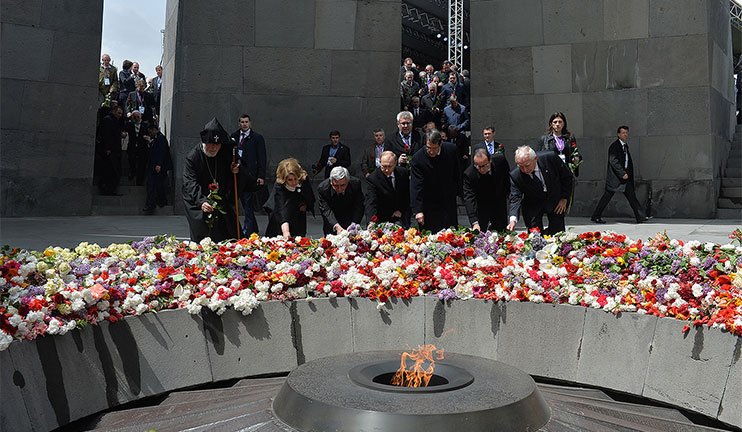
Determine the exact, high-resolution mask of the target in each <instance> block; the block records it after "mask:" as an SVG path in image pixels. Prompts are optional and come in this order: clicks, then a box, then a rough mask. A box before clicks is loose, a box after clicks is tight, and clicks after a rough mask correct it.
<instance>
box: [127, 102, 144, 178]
mask: <svg viewBox="0 0 742 432" xmlns="http://www.w3.org/2000/svg"><path fill="white" fill-rule="evenodd" d="M148 125H149V123H147V122H146V121H143V120H142V113H140V112H139V111H134V112H133V113H132V114H131V118H130V119H129V120H128V121H127V122H126V126H125V131H126V134H127V135H128V136H129V145H128V147H127V148H126V154H127V158H128V160H129V179H130V180H131V179H132V178H134V177H136V184H137V185H139V186H141V185H143V184H144V180H145V178H146V176H145V171H146V168H147V158H148V157H149V156H148V155H149V150H148V146H147V141H146V140H145V138H144V137H145V136H147V133H148V132H147V126H148Z"/></svg>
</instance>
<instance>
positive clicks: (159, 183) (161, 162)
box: [142, 124, 173, 214]
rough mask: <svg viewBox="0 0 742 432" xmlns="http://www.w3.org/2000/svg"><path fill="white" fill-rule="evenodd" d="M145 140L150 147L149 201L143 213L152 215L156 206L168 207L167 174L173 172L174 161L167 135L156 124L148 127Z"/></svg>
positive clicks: (148, 163) (148, 167)
mask: <svg viewBox="0 0 742 432" xmlns="http://www.w3.org/2000/svg"><path fill="white" fill-rule="evenodd" d="M144 140H145V141H146V142H147V144H148V147H149V157H148V158H147V159H148V162H147V200H146V202H145V204H144V209H143V210H142V212H143V213H144V214H152V213H153V212H154V210H155V204H157V205H158V206H159V207H164V206H165V205H167V172H168V171H172V170H173V161H172V159H171V158H170V146H169V145H168V143H167V138H165V135H163V134H161V133H160V129H159V128H158V127H157V125H155V124H150V125H148V126H147V135H145V137H144Z"/></svg>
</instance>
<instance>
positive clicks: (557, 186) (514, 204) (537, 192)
mask: <svg viewBox="0 0 742 432" xmlns="http://www.w3.org/2000/svg"><path fill="white" fill-rule="evenodd" d="M537 155H538V162H537V163H538V167H539V169H540V170H541V175H542V176H543V178H544V182H545V183H546V192H544V191H543V188H542V187H541V186H539V185H538V184H537V183H536V182H535V181H534V180H532V179H531V177H530V176H529V175H528V174H524V173H523V171H521V170H520V168H515V169H514V170H512V171H510V212H509V214H510V216H515V217H518V210H521V211H522V212H523V215H524V218H525V215H532V214H534V213H536V212H538V211H540V210H541V209H545V211H547V212H553V211H554V207H556V205H557V203H558V202H559V200H560V199H569V196H570V193H571V192H572V190H571V188H572V173H570V172H569V168H567V166H566V165H565V164H564V163H563V162H562V160H561V159H560V158H559V156H557V155H556V154H554V152H552V151H542V152H540V153H538V154H537Z"/></svg>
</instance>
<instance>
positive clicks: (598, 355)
mask: <svg viewBox="0 0 742 432" xmlns="http://www.w3.org/2000/svg"><path fill="white" fill-rule="evenodd" d="M656 324H657V318H656V317H652V316H641V315H637V314H631V313H622V314H621V315H620V316H616V315H613V314H610V313H606V312H605V311H602V310H596V309H587V310H586V311H585V330H584V333H583V335H582V345H581V347H582V349H581V350H580V359H579V362H578V365H577V375H578V376H579V379H580V381H582V382H584V383H586V384H595V385H599V386H601V387H609V388H612V389H614V390H619V391H623V392H626V393H632V394H640V393H641V391H642V388H643V387H644V377H645V376H646V373H647V364H648V361H649V355H650V353H651V347H652V338H653V336H654V329H655V326H656ZM598 383H599V384H598Z"/></svg>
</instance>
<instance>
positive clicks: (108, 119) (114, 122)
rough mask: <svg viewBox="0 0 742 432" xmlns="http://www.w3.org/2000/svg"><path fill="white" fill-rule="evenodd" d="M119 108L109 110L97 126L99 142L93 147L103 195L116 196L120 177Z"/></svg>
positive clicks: (121, 113) (120, 111) (99, 184)
mask: <svg viewBox="0 0 742 432" xmlns="http://www.w3.org/2000/svg"><path fill="white" fill-rule="evenodd" d="M122 115H123V112H122V110H121V107H120V106H115V107H113V108H111V112H110V113H109V114H108V115H107V116H105V117H104V118H103V120H102V121H101V123H100V126H99V136H100V141H98V142H97V143H96V146H95V157H96V162H97V165H98V166H99V169H98V170H96V171H98V172H99V173H100V180H99V183H98V186H99V187H100V191H101V194H103V195H118V193H117V190H118V185H119V179H120V177H121V132H122V131H121V123H120V122H119V119H120V118H121V116H122Z"/></svg>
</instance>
